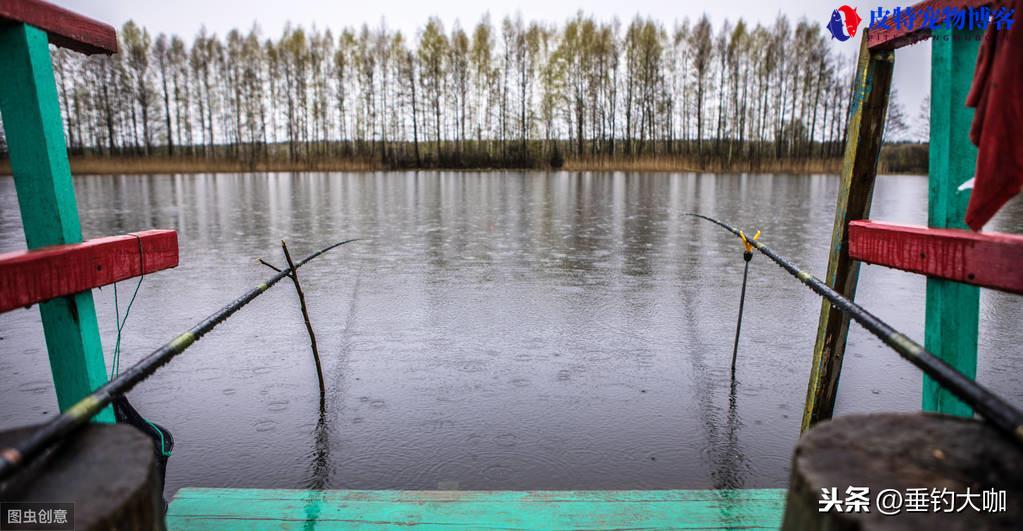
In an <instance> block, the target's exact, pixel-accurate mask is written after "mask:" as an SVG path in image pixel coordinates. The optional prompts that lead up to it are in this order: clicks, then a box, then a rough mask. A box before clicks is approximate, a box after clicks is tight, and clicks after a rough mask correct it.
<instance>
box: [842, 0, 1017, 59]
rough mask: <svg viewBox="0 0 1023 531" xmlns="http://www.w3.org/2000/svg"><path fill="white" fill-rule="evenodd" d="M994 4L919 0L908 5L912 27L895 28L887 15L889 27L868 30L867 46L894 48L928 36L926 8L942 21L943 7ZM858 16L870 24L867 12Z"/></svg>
mask: <svg viewBox="0 0 1023 531" xmlns="http://www.w3.org/2000/svg"><path fill="white" fill-rule="evenodd" d="M995 5H999V0H927V1H926V2H920V3H917V4H914V5H912V6H910V9H911V10H912V13H913V24H912V27H913V29H908V28H907V27H906V26H907V25H905V24H904V25H902V27H900V28H896V27H895V20H894V19H893V18H892V17H888V25H889V26H890V27H889V28H876V29H873V30H869V31H868V33H867V46H868V47H869V48H870V49H871V50H895V49H897V48H902V47H903V46H908V45H910V44H913V43H916V42H919V41H922V40H924V39H926V38H928V37H930V36H931V28H930V25H929V24H925V22H926V21H927V20H930V18H927V19H925V18H924V14H925V12H927V10H928V9H930V10H932V11H931V12H933V13H934V15H935V17H936V18H937V19H938V21H941V22H943V21H944V20H945V8H951V7H956V8H971V7H972V8H977V7H981V6H995ZM899 7H903V6H899ZM875 9H876V7H875ZM860 16H861V17H862V18H863V20H864V22H865V23H866V24H868V25H869V24H870V13H869V12H866V13H862V14H860Z"/></svg>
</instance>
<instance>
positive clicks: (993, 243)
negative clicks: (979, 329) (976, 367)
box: [849, 220, 1023, 294]
mask: <svg viewBox="0 0 1023 531" xmlns="http://www.w3.org/2000/svg"><path fill="white" fill-rule="evenodd" d="M849 256H850V257H852V258H854V259H856V260H860V261H862V262H867V263H871V264H877V265H883V266H886V267H894V268H896V269H901V270H903V271H909V272H912V273H920V274H922V275H928V276H932V277H938V278H944V279H948V280H954V281H956V282H963V283H966V284H972V285H974V286H983V287H987V288H994V289H998V290H1002V291H1008V292H1010V293H1020V294H1023V268H1020V264H1023V235H1019V234H1003V233H998V232H973V231H969V230H958V229H929V228H927V227H918V226H915V225H897V224H894V223H878V222H876V221H869V220H863V221H854V222H852V223H850V224H849Z"/></svg>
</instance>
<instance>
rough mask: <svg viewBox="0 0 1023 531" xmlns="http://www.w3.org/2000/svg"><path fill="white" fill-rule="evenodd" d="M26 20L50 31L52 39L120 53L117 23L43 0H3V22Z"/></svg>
mask: <svg viewBox="0 0 1023 531" xmlns="http://www.w3.org/2000/svg"><path fill="white" fill-rule="evenodd" d="M4 21H14V22H22V23H25V24H28V25H30V26H35V27H37V28H39V29H41V30H44V31H46V33H47V34H49V37H50V43H52V44H55V45H57V46H60V47H61V48H70V49H72V50H75V51H77V52H82V53H84V54H88V55H92V54H97V53H103V54H108V55H109V54H112V53H117V32H116V31H115V30H114V28H113V26H111V25H109V24H104V23H102V22H99V21H96V20H93V19H91V18H88V17H84V16H82V15H79V14H78V13H75V12H74V11H68V10H67V9H64V8H63V7H60V6H56V5H53V4H51V3H49V2H43V1H42V0H0V23H3V22H4Z"/></svg>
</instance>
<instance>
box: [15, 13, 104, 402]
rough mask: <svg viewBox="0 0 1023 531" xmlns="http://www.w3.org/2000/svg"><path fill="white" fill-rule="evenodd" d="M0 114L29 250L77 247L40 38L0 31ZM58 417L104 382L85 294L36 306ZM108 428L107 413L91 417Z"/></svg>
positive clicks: (60, 131) (21, 30) (19, 29)
mask: <svg viewBox="0 0 1023 531" xmlns="http://www.w3.org/2000/svg"><path fill="white" fill-rule="evenodd" d="M0 112H2V113H3V120H4V128H5V132H6V134H7V147H8V152H9V154H10V159H11V170H12V173H13V174H14V186H15V189H16V190H17V193H18V204H19V205H20V208H21V220H22V224H23V225H24V227H25V240H26V241H27V242H28V247H29V248H30V249H35V248H38V247H44V246H47V245H57V244H64V243H79V242H81V241H82V229H81V226H80V225H79V221H78V204H77V202H76V200H75V189H74V185H73V184H72V182H71V170H70V167H69V165H68V159H67V148H66V143H65V140H64V126H63V120H62V119H61V114H60V107H59V106H58V103H57V88H56V84H55V81H54V78H53V65H52V64H51V63H50V48H49V44H48V42H47V36H46V32H44V31H42V30H39V29H37V28H34V27H32V26H28V25H25V24H10V25H3V26H0ZM39 312H40V314H41V315H42V320H43V329H44V331H45V335H46V349H47V351H48V352H49V356H50V370H51V372H52V373H53V382H54V386H55V387H56V389H57V402H58V404H59V405H60V409H61V410H62V411H63V410H65V409H67V408H69V407H71V406H72V405H73V404H74V403H75V402H77V401H78V400H79V399H81V398H82V397H83V396H85V395H87V394H89V393H90V392H92V390H93V389H95V388H97V387H99V386H100V385H102V384H103V383H105V382H106V365H105V364H104V361H103V346H102V344H101V343H100V337H99V328H98V326H97V324H96V310H95V308H94V306H93V301H92V293H91V292H83V293H78V294H75V295H72V296H68V297H62V298H60V299H55V300H52V301H47V302H44V303H42V304H40V305H39ZM96 419H97V420H99V421H103V422H113V420H114V417H113V412H112V411H111V410H110V408H107V409H106V410H104V411H103V412H101V413H100V415H98V416H97V417H96Z"/></svg>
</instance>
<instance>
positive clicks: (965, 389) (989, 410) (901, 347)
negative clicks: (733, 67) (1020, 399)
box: [685, 212, 1023, 444]
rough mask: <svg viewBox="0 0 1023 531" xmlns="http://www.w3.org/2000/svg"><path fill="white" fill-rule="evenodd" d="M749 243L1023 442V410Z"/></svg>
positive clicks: (724, 225) (760, 246)
mask: <svg viewBox="0 0 1023 531" xmlns="http://www.w3.org/2000/svg"><path fill="white" fill-rule="evenodd" d="M685 215H686V216H692V217H695V218H700V219H704V220H707V221H710V222H711V223H714V224H715V225H718V226H720V227H722V228H723V229H725V230H727V231H729V232H731V233H732V234H734V235H735V236H738V237H740V238H741V237H742V236H741V234H742V233H741V231H739V229H737V228H735V227H733V226H731V225H728V224H727V223H723V222H721V221H718V220H716V219H714V218H711V217H708V216H704V215H702V214H695V213H689V212H687V213H685ZM749 242H750V244H751V245H752V246H753V247H754V248H756V250H758V251H760V252H761V253H762V254H763V255H764V256H766V257H768V258H770V259H771V261H773V262H774V263H776V264H778V265H779V266H781V268H782V269H784V270H785V271H788V272H789V274H791V275H792V276H794V277H796V278H797V279H799V281H800V282H802V283H803V284H804V285H806V286H807V287H808V288H810V289H811V290H812V291H813V292H814V293H816V294H817V295H820V296H821V297H823V298H824V299H826V300H827V301H828V302H830V303H831V305H832V306H834V307H835V308H838V309H839V310H841V311H842V312H843V313H845V314H846V315H848V316H849V317H851V318H852V319H853V320H854V321H856V322H857V323H859V324H860V325H861V326H863V328H866V329H867V331H869V332H870V333H871V334H874V335H875V336H877V338H878V339H880V340H881V342H883V343H884V344H885V345H888V346H889V347H891V348H892V349H893V350H895V352H897V353H898V354H899V355H900V356H902V358H904V359H905V360H907V361H909V362H910V363H912V364H913V365H915V366H916V367H917V368H919V369H920V370H922V371H923V372H925V373H926V374H927V375H928V376H930V377H931V378H933V379H934V380H935V381H937V382H938V384H940V385H941V386H942V387H944V388H945V389H948V390H949V391H950V392H952V394H954V395H955V396H956V397H957V398H959V399H960V400H962V401H963V402H965V403H966V404H967V405H969V406H970V407H972V408H973V409H974V411H976V412H977V413H978V414H980V416H982V417H984V418H985V419H987V421H988V422H990V423H991V424H992V425H994V427H995V428H997V429H998V430H999V431H1001V432H1002V433H1004V434H1006V435H1008V436H1009V437H1010V438H1012V439H1013V440H1015V441H1016V442H1017V443H1019V444H1023V412H1021V411H1020V410H1018V409H1016V408H1015V407H1014V406H1013V405H1012V404H1010V403H1008V402H1006V401H1005V400H1003V399H1002V398H1001V397H999V396H998V395H996V394H994V393H992V392H991V391H989V390H987V389H986V388H984V387H983V386H981V385H980V384H978V383H977V382H975V381H973V380H971V379H969V378H967V377H966V376H963V374H962V373H960V372H959V371H957V370H956V369H955V368H954V367H952V366H951V365H949V364H948V363H946V362H945V361H944V360H942V359H941V358H939V357H937V356H935V355H934V354H932V353H930V352H928V351H927V350H926V349H924V347H923V346H921V345H920V344H919V343H917V342H915V341H913V340H912V339H910V338H909V337H908V336H906V335H905V334H903V333H901V332H899V331H898V330H895V329H894V328H892V327H891V325H889V324H888V323H886V322H884V321H882V320H881V319H879V318H877V317H876V316H874V315H873V314H871V313H870V312H868V311H867V310H866V309H864V308H863V307H862V306H860V305H858V304H856V303H855V302H853V301H851V300H849V299H847V298H845V297H844V296H842V295H841V294H840V293H838V292H837V291H835V290H834V289H832V288H831V287H830V286H828V285H827V284H826V283H825V282H824V281H822V280H821V279H819V278H817V277H815V276H813V275H811V274H810V273H808V272H806V271H803V270H802V269H800V268H799V267H798V266H796V265H795V264H794V263H792V262H791V261H790V260H789V259H787V258H785V257H783V256H781V255H779V254H778V253H776V252H774V251H773V250H772V249H771V248H770V247H768V246H766V245H764V244H763V243H761V242H759V241H755V240H749Z"/></svg>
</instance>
